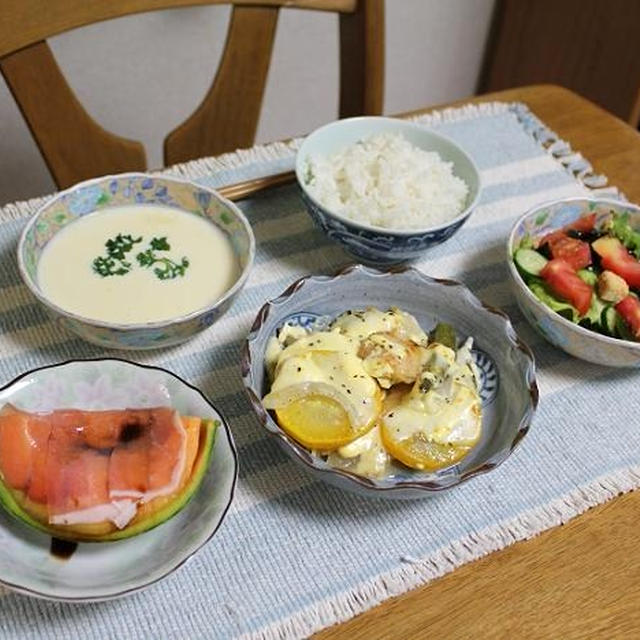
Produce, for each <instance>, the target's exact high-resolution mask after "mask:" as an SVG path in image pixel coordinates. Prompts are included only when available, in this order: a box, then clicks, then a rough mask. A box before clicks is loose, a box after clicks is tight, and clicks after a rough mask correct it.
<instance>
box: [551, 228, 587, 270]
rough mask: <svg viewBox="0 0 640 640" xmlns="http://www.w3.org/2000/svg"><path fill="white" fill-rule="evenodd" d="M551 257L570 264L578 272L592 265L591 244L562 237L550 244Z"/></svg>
mask: <svg viewBox="0 0 640 640" xmlns="http://www.w3.org/2000/svg"><path fill="white" fill-rule="evenodd" d="M549 246H550V248H551V255H552V256H553V257H554V258H560V259H561V260H564V261H565V262H568V263H569V264H570V265H571V266H572V267H573V268H574V269H575V270H576V271H577V270H578V269H584V268H585V267H588V266H589V265H590V264H591V248H590V247H589V244H588V243H586V242H583V241H582V240H577V239H576V238H570V237H569V236H560V237H558V238H555V239H554V240H552V241H551V242H550V243H549Z"/></svg>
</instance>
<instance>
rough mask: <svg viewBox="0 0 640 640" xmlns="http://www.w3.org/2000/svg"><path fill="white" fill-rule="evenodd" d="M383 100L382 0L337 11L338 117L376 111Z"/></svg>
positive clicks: (373, 113) (365, 0)
mask: <svg viewBox="0 0 640 640" xmlns="http://www.w3.org/2000/svg"><path fill="white" fill-rule="evenodd" d="M383 104H384V0H360V2H359V3H358V7H357V9H356V12H355V13H352V14H340V109H339V112H340V117H341V118H347V117H350V116H359V115H378V114H380V113H382V108H383Z"/></svg>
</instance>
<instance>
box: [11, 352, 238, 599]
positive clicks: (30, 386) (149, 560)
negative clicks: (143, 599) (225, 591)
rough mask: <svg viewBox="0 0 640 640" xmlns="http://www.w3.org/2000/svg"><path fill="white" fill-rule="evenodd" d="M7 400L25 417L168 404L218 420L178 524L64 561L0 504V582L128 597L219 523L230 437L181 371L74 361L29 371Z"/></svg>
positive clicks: (230, 485) (231, 482)
mask: <svg viewBox="0 0 640 640" xmlns="http://www.w3.org/2000/svg"><path fill="white" fill-rule="evenodd" d="M8 402H10V403H11V404H14V405H16V406H17V407H19V408H20V409H24V410H25V411H51V410H54V409H60V408H70V409H85V410H93V411H99V410H103V409H122V408H124V407H155V406H170V407H173V408H175V409H176V410H178V411H179V412H180V413H181V414H185V415H195V416H201V417H203V418H210V419H213V420H216V421H217V422H218V423H219V424H218V427H217V429H216V435H215V441H214V445H213V450H212V452H211V461H210V463H209V467H208V469H207V471H206V472H205V474H204V478H203V480H202V483H201V484H200V487H199V488H198V490H197V491H196V493H195V494H194V495H193V496H192V498H191V499H190V500H189V502H188V503H187V504H186V505H185V506H184V507H183V508H182V510H181V511H179V512H178V513H176V514H175V515H174V516H173V517H172V518H170V519H169V520H166V521H165V522H163V523H162V524H160V525H158V526H157V527H155V528H154V529H151V530H149V531H147V532H145V533H143V534H140V535H138V536H135V537H132V538H128V539H125V540H120V541H117V542H102V543H101V542H89V543H79V544H78V546H77V548H75V549H74V548H73V546H72V547H70V548H68V549H67V551H68V552H70V551H72V552H73V553H72V554H71V555H70V556H69V557H67V558H66V559H61V558H60V557H58V556H57V555H55V554H53V553H52V551H53V550H55V548H52V546H51V545H52V539H51V537H50V536H48V535H47V534H45V533H43V532H41V531H37V530H36V529H32V528H31V527H29V526H27V525H26V524H24V523H22V522H20V521H19V520H17V519H15V518H14V517H12V516H11V515H9V513H8V512H6V511H5V510H4V509H3V508H2V507H1V506H0V585H2V586H5V587H7V588H9V589H14V590H16V591H19V592H20V593H24V594H26V595H31V596H37V597H40V598H47V599H51V600H62V601H66V602H87V601H96V600H108V599H112V598H117V597H120V596H124V595H128V594H131V593H134V592H136V591H139V590H140V589H143V588H145V587H147V586H150V585H151V584H153V583H155V582H157V581H158V580H161V579H162V578H164V577H165V576H166V575H168V574H169V573H171V572H172V571H175V570H176V569H177V568H178V567H180V566H181V565H183V564H184V563H185V562H186V561H187V560H188V558H190V557H191V556H192V555H193V554H194V553H196V552H197V551H198V549H200V548H201V547H202V546H203V545H205V544H206V543H207V542H209V541H210V540H211V539H212V538H213V537H214V534H215V533H216V531H217V530H218V528H219V527H220V525H221V524H222V521H223V519H224V517H225V516H226V514H227V511H228V510H229V507H230V505H231V502H232V500H233V494H234V491H235V485H236V481H237V475H238V460H237V454H236V450H235V445H234V443H233V437H232V435H231V431H230V429H229V426H228V424H227V423H226V421H225V419H224V417H223V416H222V415H221V414H220V413H219V412H218V411H217V410H216V408H215V407H214V406H213V405H211V404H210V403H209V401H208V400H207V399H206V398H205V397H204V395H202V393H201V392H200V391H199V390H198V389H196V388H195V387H192V386H191V385H189V384H187V383H186V382H184V381H183V380H181V379H180V378H179V377H178V376H176V375H175V374H173V373H170V372H169V371H166V370H164V369H160V368H158V367H148V366H143V365H138V364H134V363H132V362H127V361H125V360H117V359H108V358H103V359H97V360H72V361H70V362H65V363H61V364H55V365H53V366H48V367H42V368H40V369H35V370H33V371H28V372H26V373H24V374H22V375H21V376H20V377H18V378H17V379H15V380H14V381H13V382H10V383H9V384H8V385H6V386H5V387H3V388H2V389H0V406H2V405H3V404H5V403H8Z"/></svg>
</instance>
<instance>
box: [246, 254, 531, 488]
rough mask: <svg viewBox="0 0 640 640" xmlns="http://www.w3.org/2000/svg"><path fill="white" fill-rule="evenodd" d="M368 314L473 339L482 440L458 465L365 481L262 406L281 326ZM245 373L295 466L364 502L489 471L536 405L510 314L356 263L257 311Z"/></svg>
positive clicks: (459, 288)
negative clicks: (395, 316) (271, 344)
mask: <svg viewBox="0 0 640 640" xmlns="http://www.w3.org/2000/svg"><path fill="white" fill-rule="evenodd" d="M367 306H377V307H378V308H381V309H386V308H388V307H391V306H397V307H399V308H400V309H403V310H405V311H407V312H409V313H411V314H413V315H414V316H415V317H416V319H417V320H418V322H419V323H420V325H421V326H422V327H424V328H425V329H427V330H429V329H431V328H432V327H433V326H434V325H435V324H436V323H437V322H438V321H444V322H449V323H451V324H452V325H453V326H454V327H455V328H456V330H457V332H458V334H459V335H460V336H461V337H466V336H472V337H473V338H474V350H473V355H474V358H475V362H476V365H477V366H478V369H479V371H480V375H481V378H482V380H481V383H482V384H481V391H480V395H481V398H482V413H483V418H482V437H481V439H480V442H479V443H478V444H477V445H476V447H474V449H473V450H472V451H471V452H470V453H469V455H468V456H466V457H465V458H464V459H463V460H461V461H460V462H459V463H458V464H456V465H453V466H451V467H447V468H445V469H441V470H439V471H436V472H431V473H429V472H421V471H416V470H412V469H408V468H406V467H400V466H398V467H395V468H393V470H392V471H391V472H390V473H389V474H388V475H387V476H384V477H382V478H379V479H370V478H366V477H364V476H360V475H356V474H353V473H350V472H348V471H343V470H341V469H336V468H333V467H331V466H330V465H329V464H328V463H327V462H326V460H325V459H324V458H322V457H321V456H318V455H315V454H313V453H312V452H311V451H309V450H308V449H306V448H305V447H303V446H302V445H300V444H299V443H298V442H296V441H295V440H294V439H293V438H291V437H290V436H289V435H288V434H287V433H285V431H283V430H282V429H281V428H280V426H279V425H278V424H277V422H276V421H275V420H274V419H273V417H272V416H271V414H270V413H269V412H267V411H266V410H265V409H264V407H263V406H262V402H261V398H262V397H264V395H265V394H266V393H267V391H268V384H269V382H268V380H267V375H266V372H265V362H264V359H265V352H266V348H267V342H268V340H269V339H270V338H271V336H273V335H274V334H275V333H276V331H277V330H278V329H279V328H280V327H282V326H283V325H284V324H285V323H290V324H298V325H301V326H308V325H309V324H311V323H314V322H315V321H316V320H318V319H320V318H326V317H331V318H333V317H335V316H336V315H338V314H339V313H342V312H343V311H345V310H347V309H363V308H365V307H367ZM242 375H243V379H244V384H245V387H246V390H247V393H248V395H249V400H250V402H251V404H252V406H253V409H254V411H255V413H256V415H257V417H258V420H259V421H260V423H261V425H262V426H263V427H264V429H265V431H266V432H267V433H268V434H270V435H271V436H273V437H275V438H276V440H277V441H278V443H279V444H280V445H281V446H282V448H283V449H284V451H285V452H286V453H287V454H288V455H289V456H290V457H291V458H292V459H293V460H294V462H296V463H298V464H300V465H301V466H302V467H304V468H305V470H307V471H308V472H310V473H311V474H312V475H314V476H315V477H316V478H318V479H320V480H324V481H326V482H329V483H330V484H333V485H335V486H338V487H340V488H342V489H346V490H348V491H354V492H356V493H359V494H361V495H364V496H370V497H382V498H421V497H425V496H429V495H434V494H435V493H437V492H439V491H443V490H447V489H450V488H452V487H455V486H456V485H458V484H460V483H461V482H464V481H466V480H468V479H469V478H473V477H474V476H477V475H479V474H481V473H486V472H487V471H491V470H492V469H494V468H495V467H496V466H498V465H499V464H500V463H501V462H503V461H504V460H506V459H507V458H508V457H509V455H510V454H511V452H512V451H513V449H514V448H515V446H516V445H517V444H518V443H519V442H520V440H522V438H523V437H524V435H525V434H526V433H527V431H528V429H529V425H530V424H531V421H532V419H533V414H534V411H535V408H536V405H537V401H538V388H537V386H536V379H535V365H534V361H533V356H532V355H531V352H530V351H529V348H528V347H527V346H526V345H525V344H524V343H523V342H522V341H521V340H520V339H519V338H518V336H517V335H516V333H515V331H514V329H513V327H512V326H511V322H510V321H509V319H508V318H507V316H506V315H505V314H504V313H502V312H501V311H498V310H496V309H492V308H490V307H487V306H486V305H484V304H483V303H482V302H481V301H480V300H478V299H477V298H476V297H475V296H474V295H473V294H472V293H471V291H469V289H467V288H466V287H465V286H464V285H462V284H460V283H459V282H455V281H453V280H436V279H433V278H430V277H428V276H426V275H424V274H423V273H421V272H420V271H417V270H416V269H410V268H404V269H403V270H396V271H394V272H384V271H378V270H377V269H373V268H370V267H363V266H362V265H356V266H351V267H347V268H346V269H344V270H342V271H340V272H339V273H337V274H336V275H335V276H332V277H331V276H308V277H306V278H302V279H300V280H298V281H297V282H294V283H293V284H292V285H291V286H290V287H289V288H288V289H287V290H286V291H285V292H284V293H283V294H282V295H281V296H279V297H278V298H275V299H274V300H271V301H269V302H267V303H266V304H265V305H264V306H263V307H262V309H261V310H260V311H259V313H258V316H257V317H256V319H255V322H254V323H253V327H252V328H251V332H250V333H249V336H248V337H247V340H246V342H245V346H244V351H243V356H242Z"/></svg>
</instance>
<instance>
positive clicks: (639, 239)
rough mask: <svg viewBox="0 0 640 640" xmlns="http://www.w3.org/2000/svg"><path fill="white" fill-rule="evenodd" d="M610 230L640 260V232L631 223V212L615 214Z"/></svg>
mask: <svg viewBox="0 0 640 640" xmlns="http://www.w3.org/2000/svg"><path fill="white" fill-rule="evenodd" d="M609 232H610V233H611V234H612V235H613V236H615V237H616V238H618V240H620V242H622V244H623V245H624V246H625V247H627V249H629V251H631V252H632V253H633V254H634V255H635V257H636V258H638V260H640V233H639V232H638V231H635V230H634V229H633V227H632V226H631V225H630V224H629V214H628V213H623V214H619V215H615V214H614V215H613V218H612V220H611V223H610V224H609Z"/></svg>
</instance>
